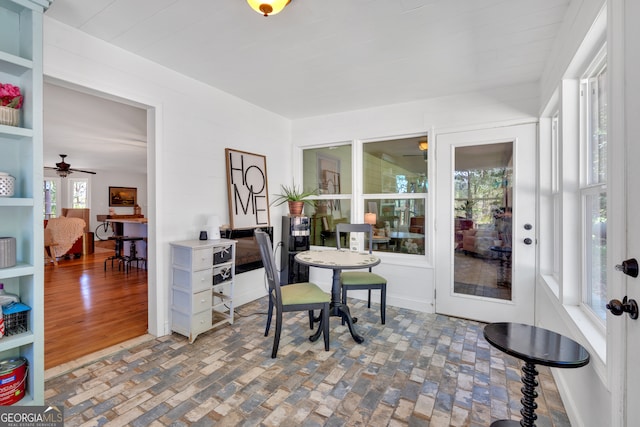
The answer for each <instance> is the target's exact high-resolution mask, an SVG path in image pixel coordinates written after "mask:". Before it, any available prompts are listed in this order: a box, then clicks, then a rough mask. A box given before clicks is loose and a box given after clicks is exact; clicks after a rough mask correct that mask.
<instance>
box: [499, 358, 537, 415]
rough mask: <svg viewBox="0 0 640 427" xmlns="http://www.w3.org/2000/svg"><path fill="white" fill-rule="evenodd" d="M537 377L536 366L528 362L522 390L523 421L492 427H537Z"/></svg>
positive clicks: (524, 371) (524, 372) (523, 371)
mask: <svg viewBox="0 0 640 427" xmlns="http://www.w3.org/2000/svg"><path fill="white" fill-rule="evenodd" d="M537 375H538V371H537V370H536V365H534V364H533V363H530V362H526V363H525V364H524V366H523V367H522V384H523V386H522V388H521V389H520V391H522V399H520V403H522V409H521V410H520V414H521V415H522V420H520V421H519V422H518V421H513V420H500V421H495V422H494V423H492V424H491V427H517V426H520V427H536V424H535V423H536V420H537V419H538V416H537V415H536V409H538V404H537V403H536V397H538V393H537V392H536V387H537V386H538V381H537V380H536V376H537Z"/></svg>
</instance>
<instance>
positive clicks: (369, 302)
mask: <svg viewBox="0 0 640 427" xmlns="http://www.w3.org/2000/svg"><path fill="white" fill-rule="evenodd" d="M367 308H371V289H369V299H368V300H367Z"/></svg>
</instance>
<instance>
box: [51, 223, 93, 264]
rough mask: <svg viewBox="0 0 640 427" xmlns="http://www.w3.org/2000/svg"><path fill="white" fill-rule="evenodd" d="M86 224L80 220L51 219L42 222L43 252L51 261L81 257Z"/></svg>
mask: <svg viewBox="0 0 640 427" xmlns="http://www.w3.org/2000/svg"><path fill="white" fill-rule="evenodd" d="M85 227H86V223H85V222H84V220H83V219H81V218H67V217H64V216H61V217H60V218H51V219H48V220H47V219H46V220H44V229H45V230H44V231H45V233H44V237H45V239H44V240H45V252H47V254H46V255H47V258H49V259H51V261H55V259H57V258H60V257H63V256H75V257H79V256H80V255H82V248H83V235H84V230H85Z"/></svg>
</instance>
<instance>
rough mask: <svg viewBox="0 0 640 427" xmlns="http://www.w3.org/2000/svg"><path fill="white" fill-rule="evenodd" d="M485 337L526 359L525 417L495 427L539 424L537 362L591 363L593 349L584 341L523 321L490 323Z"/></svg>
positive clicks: (571, 365)
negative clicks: (587, 346) (585, 345)
mask: <svg viewBox="0 0 640 427" xmlns="http://www.w3.org/2000/svg"><path fill="white" fill-rule="evenodd" d="M484 338H485V339H486V340H487V342H489V344H491V345H492V346H494V347H495V348H497V349H499V350H502V351H504V352H505V353H507V354H509V355H511V356H513V357H517V358H518V359H521V360H524V362H525V363H524V366H523V367H522V384H523V387H522V389H521V391H522V395H523V396H522V399H521V400H520V403H522V409H521V410H520V414H521V415H522V420H520V422H519V423H518V421H513V420H500V421H495V422H494V423H492V424H491V427H516V426H522V427H535V421H536V419H537V418H538V416H537V415H536V413H535V411H536V408H537V407H538V405H537V403H536V402H535V400H536V397H538V393H536V390H535V388H536V387H537V386H538V381H537V380H536V376H537V375H538V371H536V365H543V366H550V367H552V368H580V367H582V366H585V365H586V364H587V363H589V352H588V351H587V350H586V349H585V348H584V347H583V346H581V345H580V344H578V343H577V342H575V341H573V340H572V339H570V338H567V337H565V336H563V335H560V334H558V333H555V332H552V331H549V330H547V329H542V328H538V327H536V326H531V325H523V324H521V323H506V322H505V323H490V324H488V325H487V326H485V327H484Z"/></svg>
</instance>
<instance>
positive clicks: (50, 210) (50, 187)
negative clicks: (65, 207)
mask: <svg viewBox="0 0 640 427" xmlns="http://www.w3.org/2000/svg"><path fill="white" fill-rule="evenodd" d="M59 188H60V178H45V179H44V187H43V191H44V197H43V200H44V212H43V215H44V219H49V218H55V217H56V216H58V209H59V206H58V205H59V203H58V200H59V196H60V194H59V192H58V189H59Z"/></svg>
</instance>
